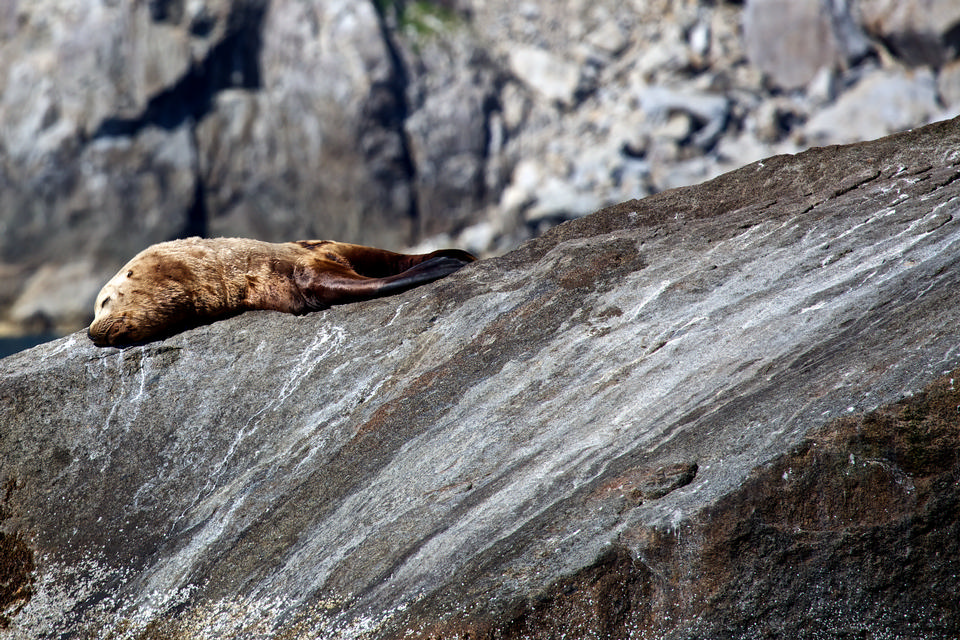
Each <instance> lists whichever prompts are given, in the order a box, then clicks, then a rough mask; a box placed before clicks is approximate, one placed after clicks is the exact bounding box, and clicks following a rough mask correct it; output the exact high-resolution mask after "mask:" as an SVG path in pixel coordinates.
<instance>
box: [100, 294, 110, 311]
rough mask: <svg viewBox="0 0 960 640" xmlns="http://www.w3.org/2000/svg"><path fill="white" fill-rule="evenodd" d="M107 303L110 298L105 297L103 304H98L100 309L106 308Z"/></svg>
mask: <svg viewBox="0 0 960 640" xmlns="http://www.w3.org/2000/svg"><path fill="white" fill-rule="evenodd" d="M108 302H110V296H107V297H106V298H104V299H103V302H101V303H100V308H101V309H103V308H104V307H106V306H107V303H108Z"/></svg>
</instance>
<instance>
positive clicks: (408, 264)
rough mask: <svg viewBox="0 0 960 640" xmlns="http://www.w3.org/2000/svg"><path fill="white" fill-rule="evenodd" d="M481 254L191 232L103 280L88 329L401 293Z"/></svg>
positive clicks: (137, 330) (149, 330)
mask: <svg viewBox="0 0 960 640" xmlns="http://www.w3.org/2000/svg"><path fill="white" fill-rule="evenodd" d="M473 260H475V258H474V257H473V256H472V255H470V254H469V253H467V252H465V251H460V250H457V249H444V250H441V251H434V252H432V253H426V254H419V255H406V254H401V253H394V252H392V251H384V250H382V249H374V248H372V247H364V246H361V245H354V244H346V243H343V242H333V241H330V240H304V241H300V242H284V243H272V242H261V241H259V240H250V239H247V238H212V239H206V238H187V239H184V240H173V241H170V242H162V243H160V244H156V245H153V246H151V247H148V248H147V249H144V250H143V251H141V252H140V253H139V254H137V255H136V256H134V258H133V259H132V260H130V262H128V263H127V264H125V265H124V266H123V268H122V269H120V271H118V272H117V275H115V276H114V277H113V278H111V279H110V281H109V282H107V284H106V285H104V287H103V289H101V291H100V293H99V295H98V296H97V300H96V303H95V305H94V319H93V322H92V323H91V324H90V328H89V330H88V334H89V335H90V338H91V339H92V340H93V341H94V343H96V344H97V345H100V346H107V345H110V346H122V345H127V344H136V343H140V342H145V341H149V340H153V339H157V338H162V337H166V336H169V335H172V334H174V333H177V332H178V331H182V330H183V329H187V328H190V327H193V326H198V325H200V324H204V323H207V322H212V321H214V320H217V319H220V318H225V317H228V316H231V315H236V314H238V313H242V312H243V311H249V310H252V309H268V310H273V311H283V312H285V313H294V314H302V313H307V312H309V311H315V310H318V309H324V308H326V307H329V306H330V305H334V304H343V303H347V302H356V301H359V300H368V299H371V298H377V297H380V296H385V295H389V294H391V293H398V292H400V291H404V290H406V289H410V288H412V287H415V286H418V285H420V284H424V283H427V282H431V281H433V280H437V279H439V278H442V277H444V276H446V275H449V274H450V273H453V272H454V271H456V270H457V269H459V268H460V267H462V266H463V265H465V264H467V263H469V262H472V261H473Z"/></svg>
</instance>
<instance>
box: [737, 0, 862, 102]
mask: <svg viewBox="0 0 960 640" xmlns="http://www.w3.org/2000/svg"><path fill="white" fill-rule="evenodd" d="M743 34H744V41H745V46H746V50H747V55H749V56H750V60H751V61H752V62H753V64H755V65H756V66H757V67H759V68H760V69H761V70H763V71H764V72H765V73H766V74H768V75H769V77H770V79H771V80H772V81H773V82H774V83H775V84H776V85H778V86H781V87H783V88H786V89H794V88H799V87H803V86H805V85H806V84H808V83H809V82H810V81H811V80H812V79H813V78H814V76H815V75H816V74H817V72H818V71H819V70H820V69H822V68H823V67H828V68H840V67H846V66H847V65H848V63H849V62H850V61H851V60H853V59H854V58H856V57H859V56H862V55H863V54H864V53H865V52H866V51H867V48H868V43H867V40H866V38H865V37H864V36H863V34H862V33H861V32H860V31H859V28H858V27H857V26H856V24H855V23H854V21H853V18H852V16H851V12H850V6H849V3H848V2H847V1H846V0H841V1H834V0H748V2H747V3H746V8H745V10H744V15H743Z"/></svg>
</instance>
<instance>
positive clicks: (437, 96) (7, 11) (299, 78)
mask: <svg viewBox="0 0 960 640" xmlns="http://www.w3.org/2000/svg"><path fill="white" fill-rule="evenodd" d="M958 7H960V5H958V3H957V2H955V0H897V1H893V0H849V1H846V0H845V1H842V2H841V1H839V0H834V1H829V0H790V1H787V0H749V1H747V2H745V3H744V2H698V1H695V0H628V1H624V0H590V1H589V2H588V1H586V0H565V1H564V2H556V1H554V0H522V1H521V2H516V1H515V0H482V1H481V0H417V1H413V0H376V1H375V0H190V1H189V2H187V1H186V0H150V1H149V2H116V1H105V0H30V1H26V0H19V1H18V0H5V1H4V2H2V3H0V336H2V335H5V334H17V333H23V332H33V333H38V332H44V331H59V332H61V333H63V332H69V331H73V330H75V329H77V328H79V327H81V326H83V325H84V324H85V323H86V322H88V321H89V319H90V316H91V303H92V301H93V299H94V297H95V296H96V293H97V290H98V289H99V286H100V285H101V284H102V283H103V282H104V281H106V280H107V279H108V278H109V277H110V276H111V275H112V274H113V273H114V272H115V271H116V269H118V268H119V267H120V265H122V264H123V263H124V262H125V261H126V260H127V259H129V258H130V257H131V256H133V255H135V254H136V253H137V252H139V251H140V250H142V249H144V248H145V247H146V246H147V245H150V244H153V243H156V242H161V241H164V240H170V239H173V238H175V237H183V236H187V235H194V234H196V235H208V236H244V237H254V238H257V239H261V240H268V241H286V240H293V239H304V238H330V239H335V240H341V241H346V242H359V243H361V244H368V245H373V246H382V247H383V248H385V249H392V250H403V249H405V248H408V247H410V246H411V245H422V246H421V248H422V249H424V250H430V249H433V248H437V247H438V246H441V245H442V246H447V245H451V244H453V245H456V246H460V247H462V248H464V249H467V250H470V251H472V252H474V253H478V254H483V255H499V254H501V253H503V252H505V251H507V250H509V249H511V248H514V247H516V246H517V245H518V244H520V243H521V242H522V241H524V240H527V239H529V238H532V237H535V236H537V235H539V234H541V233H542V232H543V231H545V230H546V229H548V228H550V227H551V226H554V225H556V224H558V223H559V222H562V221H564V220H567V219H571V218H576V217H579V216H583V215H586V214H588V213H591V212H593V211H596V210H597V209H598V208H600V207H602V206H607V205H611V204H613V203H617V202H623V201H625V200H628V199H632V198H638V197H643V196H646V195H649V194H651V193H656V192H659V191H662V190H664V189H668V188H672V187H676V186H682V185H688V184H693V183H696V182H700V181H702V180H705V179H708V178H711V177H714V176H716V175H719V174H720V173H723V172H724V171H728V170H731V169H734V168H736V167H739V166H742V165H744V164H746V163H748V162H752V161H755V160H758V159H760V158H763V157H767V156H770V155H774V154H777V153H793V152H796V151H799V150H801V149H804V148H807V147H809V146H811V145H824V144H838V143H846V142H854V141H857V140H869V139H875V138H879V137H881V136H884V135H887V134H889V133H893V132H895V131H901V130H904V129H908V128H910V127H916V126H920V125H923V124H926V123H928V122H933V121H936V120H942V119H947V118H950V117H953V116H955V115H957V114H958V113H960V58H958V56H960V38H958V33H960V11H958ZM785 16H789V20H788V19H785ZM785 25H786V26H788V27H789V28H788V29H786V30H785V29H784V26H785ZM90 33H96V34H97V36H98V37H97V38H91V37H89V34H90ZM52 285H53V286H52Z"/></svg>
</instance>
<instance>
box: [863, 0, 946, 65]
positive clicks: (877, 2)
mask: <svg viewBox="0 0 960 640" xmlns="http://www.w3.org/2000/svg"><path fill="white" fill-rule="evenodd" d="M858 8H859V10H860V19H861V21H862V23H863V25H864V28H865V29H866V30H867V32H868V33H870V34H871V35H873V36H875V37H877V38H879V39H880V40H881V41H882V42H884V43H885V44H886V45H887V46H888V47H890V49H891V50H892V52H893V53H894V54H895V55H896V56H897V57H898V58H900V59H902V60H904V61H905V62H906V63H908V64H911V65H930V66H934V67H939V66H941V65H943V64H944V63H946V62H948V61H950V60H954V59H956V58H957V57H958V56H960V5H958V4H957V3H956V2H954V0H859V2H858Z"/></svg>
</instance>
